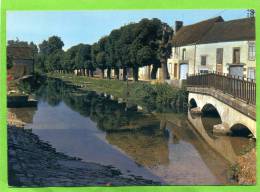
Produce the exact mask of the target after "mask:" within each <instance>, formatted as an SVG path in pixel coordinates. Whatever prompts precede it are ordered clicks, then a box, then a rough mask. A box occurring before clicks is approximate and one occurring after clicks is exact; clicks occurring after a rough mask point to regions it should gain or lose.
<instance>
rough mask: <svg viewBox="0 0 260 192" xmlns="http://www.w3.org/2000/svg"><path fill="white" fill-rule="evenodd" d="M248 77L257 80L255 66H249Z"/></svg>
mask: <svg viewBox="0 0 260 192" xmlns="http://www.w3.org/2000/svg"><path fill="white" fill-rule="evenodd" d="M247 78H249V79H254V80H255V68H253V67H249V68H248V69H247Z"/></svg>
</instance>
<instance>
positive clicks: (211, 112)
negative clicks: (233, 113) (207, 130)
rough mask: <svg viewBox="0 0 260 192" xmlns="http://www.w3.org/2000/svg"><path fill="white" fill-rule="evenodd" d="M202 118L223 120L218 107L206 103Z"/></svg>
mask: <svg viewBox="0 0 260 192" xmlns="http://www.w3.org/2000/svg"><path fill="white" fill-rule="evenodd" d="M201 112H202V116H203V117H217V118H220V119H221V116H220V113H219V111H218V109H217V107H215V106H214V105H212V104H210V103H206V104H205V105H204V106H203V107H202V109H201Z"/></svg>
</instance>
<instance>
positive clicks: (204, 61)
mask: <svg viewBox="0 0 260 192" xmlns="http://www.w3.org/2000/svg"><path fill="white" fill-rule="evenodd" d="M200 64H201V65H206V64H207V56H205V55H203V56H201V61H200Z"/></svg>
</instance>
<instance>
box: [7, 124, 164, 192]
mask: <svg viewBox="0 0 260 192" xmlns="http://www.w3.org/2000/svg"><path fill="white" fill-rule="evenodd" d="M8 159H9V160H8V168H9V169H8V170H9V177H8V178H9V185H10V186H16V187H21V186H22V187H47V186H48V187H49V186H110V185H112V186H120V185H124V186H127V185H160V183H159V182H154V181H152V180H147V179H144V178H142V177H139V176H134V175H129V176H128V175H127V176H125V175H122V173H121V172H120V170H118V169H116V168H114V167H112V166H104V165H100V164H97V163H91V162H83V161H81V160H80V159H78V158H75V157H69V156H67V155H65V154H62V153H59V152H56V150H55V149H54V148H53V147H52V146H51V145H49V144H48V143H45V142H43V141H41V140H40V139H39V138H38V136H37V135H35V134H33V133H32V132H31V131H30V130H26V129H24V128H17V127H16V126H10V125H9V126H8Z"/></svg>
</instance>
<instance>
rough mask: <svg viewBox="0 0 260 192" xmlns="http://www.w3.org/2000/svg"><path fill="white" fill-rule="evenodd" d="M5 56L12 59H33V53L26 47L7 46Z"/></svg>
mask: <svg viewBox="0 0 260 192" xmlns="http://www.w3.org/2000/svg"><path fill="white" fill-rule="evenodd" d="M7 56H8V57H10V58H12V59H33V51H32V49H31V48H30V47H28V46H8V47H7Z"/></svg>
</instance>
